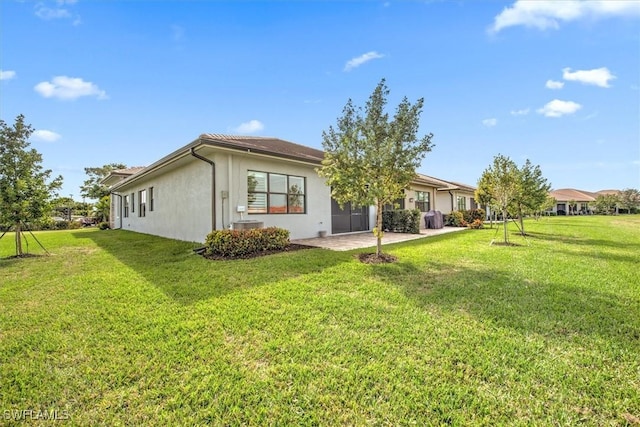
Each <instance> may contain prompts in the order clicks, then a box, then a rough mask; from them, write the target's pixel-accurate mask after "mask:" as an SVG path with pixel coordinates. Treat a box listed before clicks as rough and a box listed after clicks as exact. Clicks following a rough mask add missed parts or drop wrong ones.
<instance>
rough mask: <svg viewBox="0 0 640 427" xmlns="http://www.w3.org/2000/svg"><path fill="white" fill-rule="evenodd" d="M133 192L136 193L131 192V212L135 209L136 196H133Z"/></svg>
mask: <svg viewBox="0 0 640 427" xmlns="http://www.w3.org/2000/svg"><path fill="white" fill-rule="evenodd" d="M135 194H136V193H131V213H134V212H135V211H136V198H135Z"/></svg>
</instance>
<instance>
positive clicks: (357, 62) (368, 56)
mask: <svg viewBox="0 0 640 427" xmlns="http://www.w3.org/2000/svg"><path fill="white" fill-rule="evenodd" d="M380 58H384V55H382V54H381V53H378V52H376V51H375V50H374V51H371V52H367V53H365V54H363V55H360V56H357V57H355V58H351V59H350V60H348V61H347V63H346V64H345V66H344V71H351V70H353V69H354V68H358V67H359V66H361V65H362V64H364V63H366V62H369V61H371V60H373V59H380Z"/></svg>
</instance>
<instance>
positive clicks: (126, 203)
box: [122, 196, 129, 218]
mask: <svg viewBox="0 0 640 427" xmlns="http://www.w3.org/2000/svg"><path fill="white" fill-rule="evenodd" d="M122 199H123V205H124V214H123V216H124V217H125V218H128V217H129V196H124V197H123V198H122Z"/></svg>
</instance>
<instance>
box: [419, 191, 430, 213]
mask: <svg viewBox="0 0 640 427" xmlns="http://www.w3.org/2000/svg"><path fill="white" fill-rule="evenodd" d="M430 194H431V193H429V192H428V191H416V209H418V210H420V212H429V211H430V210H431V200H430V199H431V197H430Z"/></svg>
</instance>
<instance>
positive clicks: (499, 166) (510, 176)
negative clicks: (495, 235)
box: [478, 154, 521, 244]
mask: <svg viewBox="0 0 640 427" xmlns="http://www.w3.org/2000/svg"><path fill="white" fill-rule="evenodd" d="M478 189H479V190H480V191H481V194H482V193H484V194H485V195H486V196H485V197H486V199H485V200H489V206H490V207H492V208H495V209H496V210H497V211H499V212H501V213H502V221H503V226H504V227H503V228H504V243H505V244H508V243H509V234H508V233H507V225H508V218H509V206H511V205H512V203H513V201H514V199H516V197H517V196H518V192H520V191H521V190H520V171H519V170H518V166H517V165H516V164H515V163H514V162H513V161H512V160H511V159H510V158H508V157H505V156H503V155H501V154H498V155H497V156H495V157H494V158H493V164H492V165H491V166H489V167H488V168H487V169H485V170H484V172H483V173H482V176H481V177H480V180H479V181H478Z"/></svg>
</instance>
